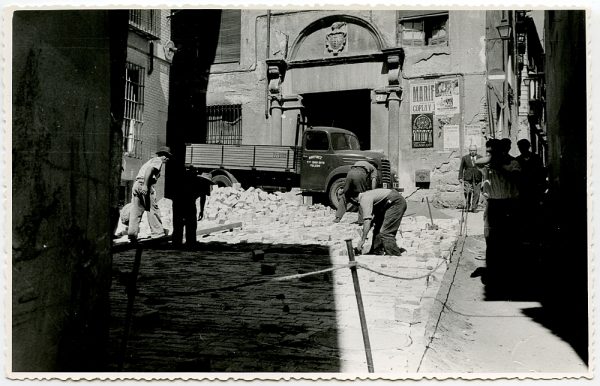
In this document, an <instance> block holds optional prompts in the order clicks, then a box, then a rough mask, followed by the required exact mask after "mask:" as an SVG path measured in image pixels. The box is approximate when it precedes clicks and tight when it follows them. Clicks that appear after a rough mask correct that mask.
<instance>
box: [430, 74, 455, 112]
mask: <svg viewBox="0 0 600 386" xmlns="http://www.w3.org/2000/svg"><path fill="white" fill-rule="evenodd" d="M434 102H435V103H434V105H435V114H436V115H453V114H459V113H460V89H459V88H458V79H445V80H438V81H436V82H435V98H434Z"/></svg>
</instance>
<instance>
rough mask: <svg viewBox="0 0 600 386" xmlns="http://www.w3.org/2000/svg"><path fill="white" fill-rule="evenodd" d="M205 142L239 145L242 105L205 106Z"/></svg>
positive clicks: (240, 139)
mask: <svg viewBox="0 0 600 386" xmlns="http://www.w3.org/2000/svg"><path fill="white" fill-rule="evenodd" d="M206 121H207V122H206V143H219V144H223V145H241V143H242V105H218V106H206Z"/></svg>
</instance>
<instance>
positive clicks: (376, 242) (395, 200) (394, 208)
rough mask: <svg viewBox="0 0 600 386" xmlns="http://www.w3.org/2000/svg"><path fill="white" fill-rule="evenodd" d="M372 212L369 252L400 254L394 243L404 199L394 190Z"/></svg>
mask: <svg viewBox="0 0 600 386" xmlns="http://www.w3.org/2000/svg"><path fill="white" fill-rule="evenodd" d="M380 205H381V207H380V208H376V211H375V212H374V213H373V245H372V246H371V251H370V252H369V254H374V255H377V254H382V252H385V254H386V255H392V256H400V255H401V254H402V251H401V250H400V247H398V244H397V243H396V234H397V233H398V228H400V223H401V222H402V217H403V216H404V212H406V200H405V199H404V197H402V196H401V195H400V193H398V192H396V191H392V192H391V193H390V194H389V195H388V197H387V199H386V202H385V203H383V204H380Z"/></svg>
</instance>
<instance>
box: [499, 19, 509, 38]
mask: <svg viewBox="0 0 600 386" xmlns="http://www.w3.org/2000/svg"><path fill="white" fill-rule="evenodd" d="M501 23H502V24H500V25H499V26H497V27H496V29H497V30H498V35H500V39H502V40H508V39H510V35H511V34H512V26H511V25H510V24H509V23H508V20H506V19H502V21H501Z"/></svg>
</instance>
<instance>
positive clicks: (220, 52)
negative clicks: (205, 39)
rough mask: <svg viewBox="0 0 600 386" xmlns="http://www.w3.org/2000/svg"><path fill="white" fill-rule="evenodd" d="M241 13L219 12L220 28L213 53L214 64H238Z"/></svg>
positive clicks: (236, 10)
mask: <svg viewBox="0 0 600 386" xmlns="http://www.w3.org/2000/svg"><path fill="white" fill-rule="evenodd" d="M241 27H242V11H241V10H240V9H224V10H222V11H221V27H220V29H219V40H218V42H217V51H216V52H215V63H239V61H240V42H241V39H242V28H241Z"/></svg>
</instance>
